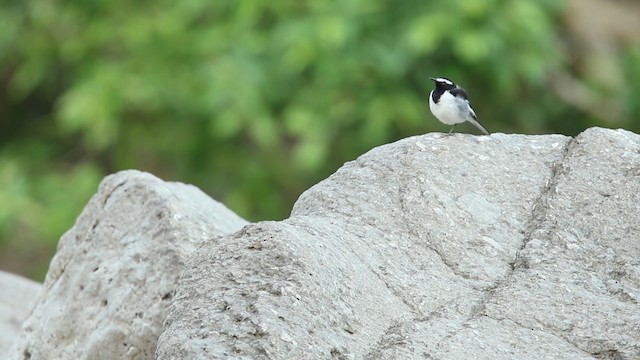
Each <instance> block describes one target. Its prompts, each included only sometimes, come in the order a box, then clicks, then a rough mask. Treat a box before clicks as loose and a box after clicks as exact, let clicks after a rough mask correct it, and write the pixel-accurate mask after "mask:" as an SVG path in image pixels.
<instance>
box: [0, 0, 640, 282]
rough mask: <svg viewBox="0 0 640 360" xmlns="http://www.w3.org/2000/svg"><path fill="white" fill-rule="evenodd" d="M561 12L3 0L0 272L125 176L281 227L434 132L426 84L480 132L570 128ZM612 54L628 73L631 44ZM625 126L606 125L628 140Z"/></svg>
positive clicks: (354, 0)
mask: <svg viewBox="0 0 640 360" xmlns="http://www.w3.org/2000/svg"><path fill="white" fill-rule="evenodd" d="M561 12H562V2H558V1H555V0H537V1H528V0H513V1H507V0H482V1H465V0H449V1H422V0H421V1H418V0H406V1H390V0H366V1H365V0H351V1H324V2H322V1H317V2H316V1H313V2H312V1H283V0H275V1H270V2H265V1H254V0H247V1H225V0H218V1H214V2H210V1H205V0H184V1H166V0H158V1H137V2H129V1H121V0H109V1H105V0H95V1H79V0H72V1H60V0H50V1H45V0H35V1H20V0H5V1H3V2H2V3H0V24H2V25H0V204H1V205H0V249H2V252H1V255H0V266H3V267H11V265H6V264H11V263H12V261H15V262H20V261H22V260H20V259H29V256H30V255H29V254H32V253H34V252H35V253H44V254H46V256H43V257H44V258H45V261H48V257H50V256H51V253H52V251H54V248H55V244H56V243H57V241H58V238H59V237H60V235H61V234H62V233H63V232H64V231H65V230H66V229H68V228H70V227H71V226H72V224H73V221H74V219H75V218H76V217H77V216H78V214H79V213H80V211H81V209H82V207H83V205H84V204H86V202H87V201H88V200H89V198H90V196H91V195H92V194H94V193H95V191H96V189H97V185H98V182H99V181H100V179H101V178H102V177H103V176H104V175H107V174H109V173H112V172H115V171H118V170H121V169H126V168H136V169H140V170H144V171H149V172H151V173H153V174H155V175H157V176H159V177H161V178H163V179H165V180H176V181H182V182H187V183H192V184H195V185H197V186H198V187H200V188H202V189H203V190H204V191H206V192H207V193H208V194H210V195H211V196H212V197H214V198H216V199H218V200H220V201H222V202H224V203H225V204H226V205H227V206H229V207H230V208H231V209H233V210H234V211H236V212H237V213H239V214H240V215H241V216H243V217H245V218H247V219H249V220H262V219H281V218H284V217H286V216H287V215H288V213H289V210H290V208H291V206H292V204H293V202H294V201H295V200H296V198H297V197H298V196H299V195H300V193H301V192H302V191H304V190H305V189H307V188H309V187H310V186H311V185H313V184H314V183H316V182H318V181H319V180H321V179H323V178H325V177H326V176H328V175H329V174H330V173H332V172H333V171H335V170H336V169H337V168H338V167H339V166H340V165H341V164H342V163H343V162H345V161H348V160H351V159H354V158H355V157H357V156H358V155H359V154H361V153H363V152H366V151H367V150H369V149H370V148H372V147H374V146H377V145H381V144H384V143H387V142H390V141H394V140H397V139H399V138H402V137H406V136H410V135H416V134H421V133H425V132H429V131H448V130H449V129H448V128H447V127H445V126H444V125H442V124H440V123H438V122H437V121H436V120H435V119H434V118H433V117H432V116H431V115H430V113H429V112H428V106H427V95H428V92H429V91H430V90H431V89H432V87H433V84H432V83H431V81H430V80H429V79H428V77H429V76H446V77H449V78H451V79H453V80H454V81H456V82H458V83H460V84H462V86H464V87H466V88H467V90H468V92H469V93H470V95H471V101H472V103H473V105H474V108H475V110H476V112H477V113H478V114H479V115H480V117H481V120H482V122H483V123H484V124H485V125H486V126H487V128H488V129H490V130H491V131H494V132H507V133H509V132H523V133H528V134H538V133H550V132H561V133H565V134H569V135H574V134H577V133H578V132H580V131H581V130H583V129H584V128H586V127H588V126H592V125H596V124H598V121H600V119H597V118H594V117H593V116H590V115H589V114H584V113H582V112H580V111H578V110H577V109H575V108H573V107H572V106H570V105H568V104H566V103H564V102H563V101H561V100H559V99H558V98H557V97H556V96H555V95H554V94H553V93H552V92H550V91H549V90H548V86H547V80H548V78H549V76H550V74H554V73H571V71H572V69H571V62H570V61H569V59H568V58H567V53H566V51H565V49H564V45H563V38H562V23H561V21H560V20H559V19H560V14H561ZM634 51H635V52H634ZM624 56H625V57H624V58H623V59H620V63H621V64H623V65H621V66H625V69H628V70H625V71H627V73H628V74H629V76H630V77H631V78H634V79H636V80H637V79H640V68H639V67H638V59H639V58H640V55H639V53H638V51H637V49H635V50H633V51H629V52H625V53H624ZM638 83H640V81H636V82H635V84H636V85H635V86H636V88H635V89H634V90H633V92H632V93H631V94H629V98H624V99H621V101H622V102H624V104H625V106H626V109H627V110H628V114H634V113H635V114H637V113H638V105H637V104H638V102H637V101H631V99H632V98H631V96H637V95H638V94H640V89H638V88H637V86H638V85H637V84H638ZM631 119H632V116H628V117H627V118H625V119H624V121H627V122H626V123H620V124H617V125H618V126H624V127H627V128H632V129H636V130H637V129H638V124H637V123H633V122H631ZM458 130H459V131H469V132H473V131H474V130H473V128H472V127H461V128H460V129H458ZM12 259H14V260H12ZM15 259H18V260H15ZM41 260H42V259H41ZM34 269H35V270H34ZM18 271H20V270H18ZM28 271H31V272H30V273H29V274H30V275H32V276H35V277H41V276H42V267H41V266H39V265H37V266H34V264H28ZM34 271H35V272H34Z"/></svg>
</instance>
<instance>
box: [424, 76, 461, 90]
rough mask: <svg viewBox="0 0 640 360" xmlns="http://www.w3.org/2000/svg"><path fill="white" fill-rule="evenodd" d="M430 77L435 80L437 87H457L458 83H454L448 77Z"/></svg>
mask: <svg viewBox="0 0 640 360" xmlns="http://www.w3.org/2000/svg"><path fill="white" fill-rule="evenodd" d="M429 79H431V80H433V82H435V83H436V88H437V89H443V90H451V89H453V88H455V87H456V84H454V83H453V81H451V80H449V79H447V78H443V77H432V78H429Z"/></svg>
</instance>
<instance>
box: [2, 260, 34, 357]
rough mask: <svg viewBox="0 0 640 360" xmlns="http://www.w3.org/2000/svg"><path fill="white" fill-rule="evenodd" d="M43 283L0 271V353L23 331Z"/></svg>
mask: <svg viewBox="0 0 640 360" xmlns="http://www.w3.org/2000/svg"><path fill="white" fill-rule="evenodd" d="M41 289H42V284H39V283H37V282H35V281H33V280H29V279H26V278H23V277H21V276H18V275H14V274H11V273H7V272H4V271H0V354H6V353H7V352H8V351H9V349H10V348H11V345H12V344H13V342H14V341H15V340H16V339H17V338H18V335H19V334H20V332H21V331H22V329H21V327H22V323H23V322H24V320H25V319H26V318H27V316H28V315H29V311H30V310H31V306H32V303H33V302H34V300H35V298H36V296H37V294H38V292H39V291H40V290H41Z"/></svg>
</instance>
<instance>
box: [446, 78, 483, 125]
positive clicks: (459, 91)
mask: <svg viewBox="0 0 640 360" xmlns="http://www.w3.org/2000/svg"><path fill="white" fill-rule="evenodd" d="M450 92H451V95H453V96H455V97H457V98H460V99H464V102H461V103H460V111H461V112H462V113H465V112H467V111H468V112H469V114H471V117H472V118H474V119H476V120H477V119H478V117H477V116H476V112H475V111H473V108H472V107H471V104H470V103H469V98H468V97H467V93H466V92H465V91H464V89H463V88H461V87H459V86H458V87H456V88H455V89H451V90H450ZM462 104H464V105H466V106H464V107H463V106H462Z"/></svg>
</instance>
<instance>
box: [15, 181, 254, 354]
mask: <svg viewBox="0 0 640 360" xmlns="http://www.w3.org/2000/svg"><path fill="white" fill-rule="evenodd" d="M245 224H246V221H244V220H242V219H241V218H239V217H238V216H236V215H235V214H234V213H233V212H231V211H230V210H228V209H227V208H226V207H224V206H223V205H222V204H220V203H218V202H216V201H213V200H212V199H210V198H209V197H207V196H206V195H205V194H204V193H202V192H201V191H200V190H198V189H197V188H195V187H193V186H190V185H184V184H180V183H166V182H163V181H161V180H159V179H157V178H155V177H153V176H151V175H149V174H145V173H141V172H138V171H124V172H120V173H118V174H115V175H112V176H109V177H107V178H106V179H105V180H104V181H103V182H102V184H101V185H100V189H99V190H98V193H97V194H96V195H95V196H94V197H93V198H92V199H91V201H90V202H89V204H88V205H87V207H86V208H85V209H84V211H83V212H82V214H81V215H80V217H79V218H78V220H77V221H76V224H75V225H74V226H73V228H72V229H71V230H69V231H68V232H67V233H66V234H65V235H64V236H63V237H62V239H61V240H60V243H59V245H58V251H57V253H56V255H55V257H54V258H53V260H52V262H51V265H50V268H49V272H48V273H47V277H46V279H45V282H44V288H43V290H42V292H41V293H40V294H39V296H38V300H37V303H36V306H35V308H34V310H33V311H32V313H31V315H30V316H29V318H28V319H27V320H26V322H25V323H24V325H23V328H24V331H23V333H22V334H21V336H20V338H19V339H18V341H17V342H16V344H15V345H14V347H13V349H12V351H11V353H10V355H9V357H8V358H9V359H25V360H26V359H151V358H153V356H154V352H155V349H156V342H157V339H158V336H159V335H160V333H161V331H162V323H163V321H164V320H165V318H166V314H167V309H168V307H169V304H170V302H171V299H172V297H173V293H174V290H175V288H176V284H177V282H178V278H179V276H180V273H181V272H182V269H183V267H184V264H185V261H186V260H187V259H188V258H189V257H190V256H191V254H192V253H193V252H194V251H195V249H196V248H197V247H198V246H199V245H200V244H201V243H202V242H203V241H205V240H207V239H211V238H213V237H215V236H219V235H221V234H225V233H229V232H233V231H236V230H238V229H239V228H241V227H242V226H243V225H245Z"/></svg>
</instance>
